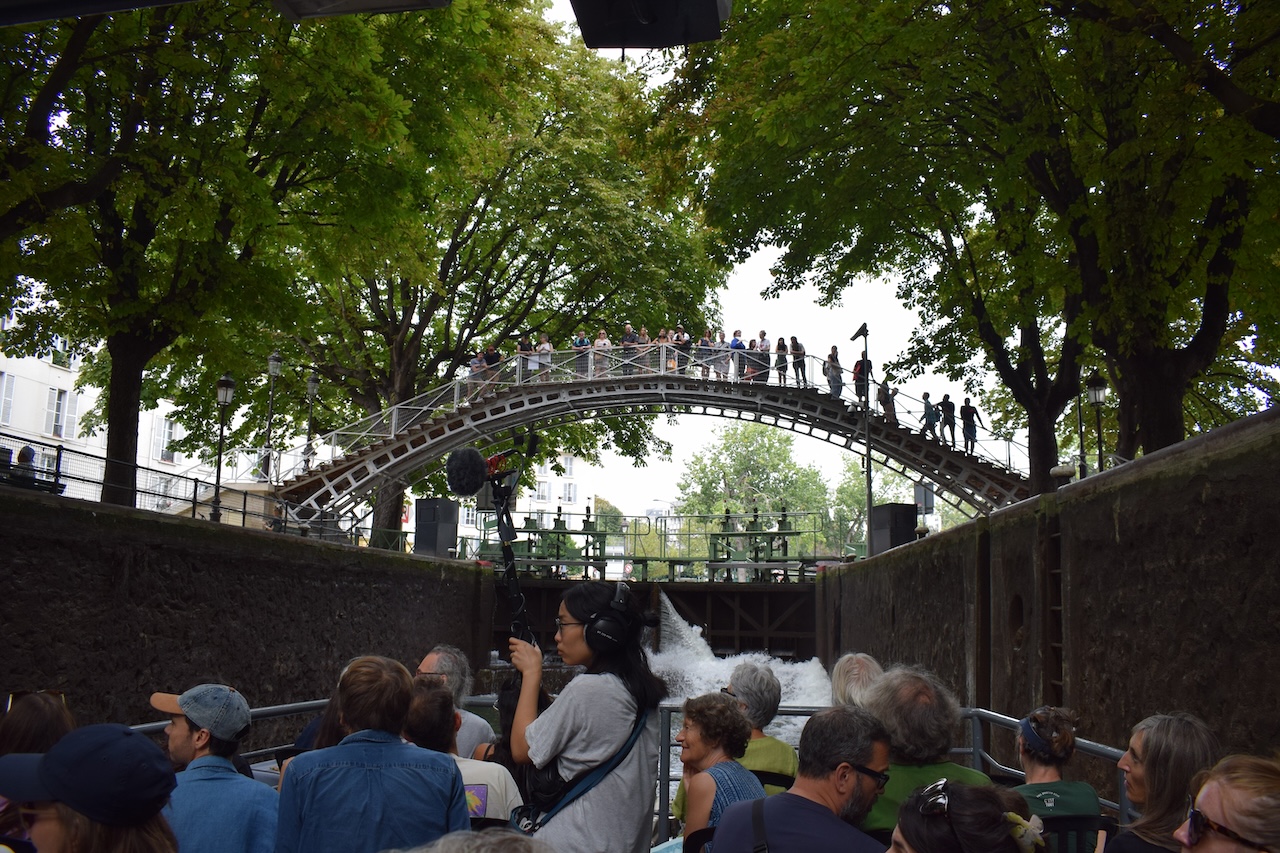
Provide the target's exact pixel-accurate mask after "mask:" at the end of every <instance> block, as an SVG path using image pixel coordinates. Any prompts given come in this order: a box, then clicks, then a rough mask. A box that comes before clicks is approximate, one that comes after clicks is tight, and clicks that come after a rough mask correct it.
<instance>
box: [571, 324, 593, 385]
mask: <svg viewBox="0 0 1280 853" xmlns="http://www.w3.org/2000/svg"><path fill="white" fill-rule="evenodd" d="M569 346H570V348H571V349H572V350H573V352H574V356H573V369H574V370H575V371H576V372H577V374H578V375H579V376H586V375H587V374H588V373H589V372H590V371H591V341H590V339H588V338H587V333H586V332H584V331H583V330H582V329H579V330H578V333H577V334H576V335H574V336H573V341H572V342H570V344H569Z"/></svg>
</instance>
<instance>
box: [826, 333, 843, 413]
mask: <svg viewBox="0 0 1280 853" xmlns="http://www.w3.org/2000/svg"><path fill="white" fill-rule="evenodd" d="M822 372H823V374H824V375H825V376H826V377H827V387H828V388H829V389H831V396H832V397H835V398H836V399H837V400H839V399H840V394H841V393H842V392H843V391H844V375H843V374H842V373H841V372H840V352H839V350H837V349H836V348H835V347H834V346H832V347H831V355H829V356H827V360H826V362H825V363H824V364H823V365H822Z"/></svg>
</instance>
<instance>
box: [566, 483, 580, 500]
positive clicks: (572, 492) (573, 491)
mask: <svg viewBox="0 0 1280 853" xmlns="http://www.w3.org/2000/svg"><path fill="white" fill-rule="evenodd" d="M564 502H565V503H567V504H576V503H577V502H578V484H577V483H565V484H564Z"/></svg>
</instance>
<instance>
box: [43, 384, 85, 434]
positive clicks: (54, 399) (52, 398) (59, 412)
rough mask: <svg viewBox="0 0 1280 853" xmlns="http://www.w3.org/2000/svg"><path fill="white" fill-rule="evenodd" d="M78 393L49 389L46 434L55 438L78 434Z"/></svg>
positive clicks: (45, 424)
mask: <svg viewBox="0 0 1280 853" xmlns="http://www.w3.org/2000/svg"><path fill="white" fill-rule="evenodd" d="M78 396H79V395H77V394H76V393H74V392H72V391H63V390H62V389H61V388H50V389H49V402H48V406H47V408H46V409H45V413H44V434H45V435H50V436H53V437H54V438H64V437H74V436H75V434H76V397H78Z"/></svg>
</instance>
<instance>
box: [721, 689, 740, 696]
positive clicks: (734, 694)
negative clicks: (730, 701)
mask: <svg viewBox="0 0 1280 853" xmlns="http://www.w3.org/2000/svg"><path fill="white" fill-rule="evenodd" d="M720 692H721V693H724V694H726V695H728V696H737V695H738V694H737V693H734V692H733V688H732V687H721V688H720Z"/></svg>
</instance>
